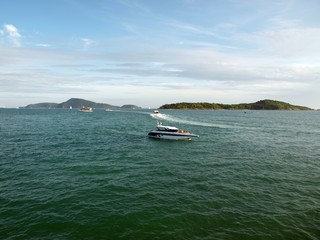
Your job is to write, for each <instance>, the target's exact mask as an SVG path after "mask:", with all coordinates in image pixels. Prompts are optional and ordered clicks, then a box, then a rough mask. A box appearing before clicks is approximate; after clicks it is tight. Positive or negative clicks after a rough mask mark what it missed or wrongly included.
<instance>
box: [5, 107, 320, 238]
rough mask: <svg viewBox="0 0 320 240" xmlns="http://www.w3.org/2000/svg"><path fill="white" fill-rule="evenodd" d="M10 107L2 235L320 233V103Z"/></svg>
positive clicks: (244, 235)
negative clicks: (232, 107) (305, 107)
mask: <svg viewBox="0 0 320 240" xmlns="http://www.w3.org/2000/svg"><path fill="white" fill-rule="evenodd" d="M158 118H160V119H161V121H162V122H163V124H167V125H173V126H176V127H179V128H182V129H188V130H189V131H191V132H192V133H195V134H199V135H200V137H199V138H196V139H193V140H192V141H166V140H154V139H149V138H148V137H147V133H148V132H149V131H150V130H152V129H154V127H155V124H156V120H155V119H154V118H152V117H151V116H150V111H147V110H141V111H112V112H106V111H103V110H95V111H94V112H93V113H81V112H78V111H77V110H64V109H60V110H27V109H0V239H319V238H320V227H319V226H320V112H319V111H248V112H247V113H244V112H243V111H173V110H172V111H170V110H167V111H161V115H160V116H159V117H158Z"/></svg>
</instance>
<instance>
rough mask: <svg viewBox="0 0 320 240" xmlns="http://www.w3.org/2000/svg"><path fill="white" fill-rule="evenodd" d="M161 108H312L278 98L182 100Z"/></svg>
mask: <svg viewBox="0 0 320 240" xmlns="http://www.w3.org/2000/svg"><path fill="white" fill-rule="evenodd" d="M160 109H181V110H188V109H196V110H312V109H311V108H308V107H303V106H296V105H291V104H289V103H285V102H280V101H276V100H269V99H266V100H260V101H258V102H255V103H240V104H221V103H207V102H197V103H189V102H181V103H173V104H165V105H162V106H161V107H160Z"/></svg>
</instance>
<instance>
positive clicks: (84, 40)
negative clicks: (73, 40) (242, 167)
mask: <svg viewBox="0 0 320 240" xmlns="http://www.w3.org/2000/svg"><path fill="white" fill-rule="evenodd" d="M81 42H82V45H83V47H84V48H85V49H87V48H89V47H90V46H92V45H93V44H94V43H95V42H94V41H93V40H92V39H89V38H81Z"/></svg>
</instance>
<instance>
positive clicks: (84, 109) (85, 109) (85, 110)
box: [79, 107, 93, 112]
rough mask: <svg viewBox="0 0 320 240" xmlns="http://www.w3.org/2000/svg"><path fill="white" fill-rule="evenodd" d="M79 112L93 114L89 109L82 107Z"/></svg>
mask: <svg viewBox="0 0 320 240" xmlns="http://www.w3.org/2000/svg"><path fill="white" fill-rule="evenodd" d="M79 111H80V112H93V110H92V108H91V107H82V108H80V109H79Z"/></svg>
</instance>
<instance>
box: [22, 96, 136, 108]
mask: <svg viewBox="0 0 320 240" xmlns="http://www.w3.org/2000/svg"><path fill="white" fill-rule="evenodd" d="M82 107H91V108H109V109H117V108H126V109H140V108H141V107H138V106H136V105H132V104H127V105H123V106H121V107H119V106H113V105H110V104H107V103H96V102H92V101H88V100H85V99H81V98H71V99H69V100H68V101H66V102H62V103H50V102H44V103H36V104H29V105H27V106H25V107H24V108H82Z"/></svg>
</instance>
